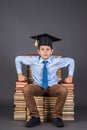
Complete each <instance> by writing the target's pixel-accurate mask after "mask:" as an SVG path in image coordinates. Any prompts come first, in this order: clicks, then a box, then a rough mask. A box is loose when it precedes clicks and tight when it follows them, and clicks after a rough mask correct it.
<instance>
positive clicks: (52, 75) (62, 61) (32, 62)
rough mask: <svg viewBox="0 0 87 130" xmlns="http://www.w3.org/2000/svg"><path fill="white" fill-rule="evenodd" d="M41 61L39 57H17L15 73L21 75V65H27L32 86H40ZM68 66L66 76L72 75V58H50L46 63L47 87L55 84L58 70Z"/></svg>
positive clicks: (73, 65) (73, 66) (73, 64)
mask: <svg viewBox="0 0 87 130" xmlns="http://www.w3.org/2000/svg"><path fill="white" fill-rule="evenodd" d="M42 62H43V59H42V57H40V56H17V57H16V59H15V65H16V70H17V73H22V64H24V65H29V66H30V67H31V70H32V76H33V79H34V84H36V85H39V86H41V84H42V73H43V66H44V65H43V63H42ZM67 66H68V75H72V76H73V74H74V68H75V63H74V60H73V59H72V58H68V57H66V58H62V57H57V58H56V57H54V56H50V57H49V59H48V63H47V70H48V86H50V87H51V86H52V85H54V84H57V83H58V81H59V79H58V77H57V76H56V72H57V70H58V69H61V68H64V67H67Z"/></svg>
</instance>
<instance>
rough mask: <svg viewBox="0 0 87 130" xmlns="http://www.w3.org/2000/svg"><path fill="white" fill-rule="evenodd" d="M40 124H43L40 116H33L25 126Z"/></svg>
mask: <svg viewBox="0 0 87 130" xmlns="http://www.w3.org/2000/svg"><path fill="white" fill-rule="evenodd" d="M40 124H41V122H40V118H39V117H34V116H33V117H32V118H31V119H30V120H29V121H27V122H26V124H25V126H26V127H34V126H37V125H40Z"/></svg>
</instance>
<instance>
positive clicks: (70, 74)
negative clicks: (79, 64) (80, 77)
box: [60, 58, 75, 83]
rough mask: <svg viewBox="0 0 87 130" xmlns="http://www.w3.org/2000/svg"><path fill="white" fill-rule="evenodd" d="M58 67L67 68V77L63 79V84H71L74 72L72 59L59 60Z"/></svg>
mask: <svg viewBox="0 0 87 130" xmlns="http://www.w3.org/2000/svg"><path fill="white" fill-rule="evenodd" d="M60 65H61V68H62V67H67V66H68V76H67V77H66V78H65V80H64V82H66V83H72V82H73V74H74V70H75V61H74V59H72V58H61V59H60Z"/></svg>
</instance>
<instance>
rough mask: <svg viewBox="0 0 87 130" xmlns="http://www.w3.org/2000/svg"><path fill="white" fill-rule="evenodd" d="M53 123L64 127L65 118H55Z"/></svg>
mask: <svg viewBox="0 0 87 130" xmlns="http://www.w3.org/2000/svg"><path fill="white" fill-rule="evenodd" d="M52 124H53V125H55V126H56V127H63V126H64V123H63V120H62V119H61V118H59V117H57V118H53V119H52Z"/></svg>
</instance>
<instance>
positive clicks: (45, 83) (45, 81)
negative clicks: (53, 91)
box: [42, 61, 48, 89]
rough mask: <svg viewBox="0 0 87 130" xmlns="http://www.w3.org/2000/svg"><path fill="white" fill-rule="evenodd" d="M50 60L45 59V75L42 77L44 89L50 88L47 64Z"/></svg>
mask: <svg viewBox="0 0 87 130" xmlns="http://www.w3.org/2000/svg"><path fill="white" fill-rule="evenodd" d="M47 62H48V61H43V64H44V67H43V77H42V87H43V88H44V89H46V88H48V76H47V67H46V64H47Z"/></svg>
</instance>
